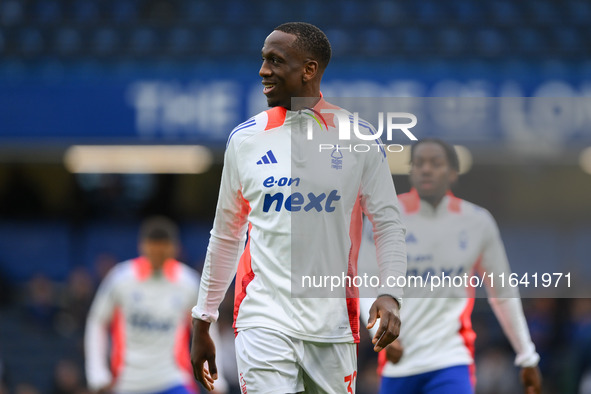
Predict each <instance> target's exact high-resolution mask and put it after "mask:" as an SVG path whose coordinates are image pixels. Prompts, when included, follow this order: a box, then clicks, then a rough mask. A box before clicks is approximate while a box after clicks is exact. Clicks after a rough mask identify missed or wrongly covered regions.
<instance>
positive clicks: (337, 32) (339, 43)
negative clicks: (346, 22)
mask: <svg viewBox="0 0 591 394" xmlns="http://www.w3.org/2000/svg"><path fill="white" fill-rule="evenodd" d="M325 33H326V36H327V37H328V39H329V41H330V45H331V47H332V52H333V55H334V56H342V55H345V54H347V53H349V51H350V50H351V47H352V43H351V37H350V36H349V31H348V30H341V29H328V30H326V31H325Z"/></svg>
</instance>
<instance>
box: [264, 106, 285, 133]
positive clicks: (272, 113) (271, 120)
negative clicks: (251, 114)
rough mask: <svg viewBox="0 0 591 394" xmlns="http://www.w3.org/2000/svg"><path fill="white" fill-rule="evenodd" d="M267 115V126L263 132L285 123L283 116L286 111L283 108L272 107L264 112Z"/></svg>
mask: <svg viewBox="0 0 591 394" xmlns="http://www.w3.org/2000/svg"><path fill="white" fill-rule="evenodd" d="M265 112H266V113H267V118H268V119H267V126H266V127H265V130H271V129H274V128H276V127H279V126H281V125H283V123H285V114H287V109H285V108H284V107H273V108H271V109H268V110H266V111H265Z"/></svg>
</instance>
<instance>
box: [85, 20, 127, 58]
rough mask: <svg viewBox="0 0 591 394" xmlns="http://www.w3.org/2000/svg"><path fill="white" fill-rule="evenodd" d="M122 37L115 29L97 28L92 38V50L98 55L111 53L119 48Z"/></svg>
mask: <svg viewBox="0 0 591 394" xmlns="http://www.w3.org/2000/svg"><path fill="white" fill-rule="evenodd" d="M120 44H121V37H120V35H119V33H118V31H116V30H115V29H113V28H111V27H103V28H100V29H98V30H96V31H95V32H94V34H93V38H92V44H91V45H92V50H93V51H94V53H95V54H97V55H111V54H113V53H114V52H116V51H117V50H118V49H119V46H120Z"/></svg>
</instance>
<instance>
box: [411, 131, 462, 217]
mask: <svg viewBox="0 0 591 394" xmlns="http://www.w3.org/2000/svg"><path fill="white" fill-rule="evenodd" d="M457 179H458V172H457V171H456V170H455V169H454V168H453V167H452V166H451V164H450V162H449V160H448V158H447V155H446V153H445V150H444V149H443V147H442V146H441V145H440V144H438V143H435V142H423V143H421V144H419V145H418V146H416V148H415V150H414V153H413V157H412V161H411V163H410V183H411V185H412V186H413V187H414V188H415V189H416V190H417V192H418V193H419V196H420V197H421V199H423V200H426V201H427V202H429V203H431V205H433V206H436V205H437V204H439V202H440V201H441V199H442V198H443V197H444V196H445V194H446V193H447V192H448V190H450V188H451V185H453V184H454V182H455V181H456V180H457Z"/></svg>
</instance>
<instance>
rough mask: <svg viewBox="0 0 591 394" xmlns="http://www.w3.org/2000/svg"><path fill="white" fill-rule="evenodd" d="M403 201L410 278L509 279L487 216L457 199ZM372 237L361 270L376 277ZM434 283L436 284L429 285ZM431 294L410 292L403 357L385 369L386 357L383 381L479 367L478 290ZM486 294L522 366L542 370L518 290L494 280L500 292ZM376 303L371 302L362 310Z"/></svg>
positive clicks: (412, 197) (409, 196)
mask: <svg viewBox="0 0 591 394" xmlns="http://www.w3.org/2000/svg"><path fill="white" fill-rule="evenodd" d="M398 198H399V201H400V202H401V206H402V220H403V222H404V223H405V225H406V227H407V234H406V245H407V251H408V271H407V278H410V277H411V276H421V277H423V278H427V277H430V278H432V277H435V276H439V277H440V278H441V275H442V274H444V275H447V276H448V277H454V276H462V277H463V275H464V274H465V273H466V274H468V276H470V275H472V274H476V273H478V272H479V273H480V274H481V275H482V274H485V275H487V276H488V275H490V274H491V273H492V274H493V276H494V275H496V276H497V279H498V275H499V274H501V273H503V272H504V273H505V278H507V277H508V274H509V273H510V268H509V263H508V261H507V256H506V254H505V249H504V246H503V243H502V240H501V237H500V235H499V230H498V228H497V225H496V223H495V221H494V219H493V217H492V216H491V215H490V213H489V212H488V211H487V210H485V209H483V208H481V207H479V206H477V205H474V204H472V203H469V202H467V201H465V200H461V199H459V198H457V197H454V196H453V195H452V194H451V193H450V194H448V195H447V196H445V197H444V198H443V200H442V201H441V202H440V203H439V205H438V206H437V208H435V209H434V208H433V206H432V205H430V204H429V203H426V202H424V201H421V200H420V198H419V196H418V193H417V192H416V190H414V189H413V190H411V192H410V193H406V194H402V195H400V196H398ZM367 233H369V236H365V233H364V237H363V242H362V251H361V256H363V257H360V258H362V259H363V260H364V263H362V267H363V268H365V267H366V266H367V267H368V270H371V264H372V263H371V261H375V247H374V246H373V240H372V239H371V232H370V231H368V232H367ZM367 261H370V263H369V264H367ZM373 265H375V263H373ZM430 283H431V279H429V281H428V282H427V284H428V285H429V284H430ZM435 283H436V284H438V282H437V281H436V282H435ZM456 283H459V282H456ZM473 284H475V282H473ZM485 284H486V283H485ZM427 287H428V288H422V289H419V288H410V287H408V286H407V287H406V288H405V300H404V302H405V304H404V308H403V309H402V310H401V321H402V326H401V331H400V337H399V340H400V342H401V344H402V346H403V347H404V353H403V356H402V359H401V360H400V361H399V362H398V363H397V364H392V363H390V362H386V358H385V352H381V353H380V367H381V368H382V370H381V373H382V375H383V376H388V377H400V376H409V375H415V374H419V373H424V372H429V371H433V370H437V369H441V368H446V367H450V366H456V365H471V364H472V363H473V357H474V340H475V338H476V334H475V333H474V331H473V330H472V324H471V313H472V307H473V304H474V298H473V295H474V289H473V288H469V287H468V288H467V287H464V286H463V285H461V286H459V287H454V286H453V285H452V286H450V285H448V284H447V283H446V285H445V287H443V286H440V287H438V288H434V291H433V292H431V288H430V287H429V286H427ZM485 288H486V289H487V293H488V296H489V302H490V304H491V306H492V307H493V311H494V312H495V314H496V316H497V318H498V320H499V322H500V323H501V326H502V327H503V330H504V332H505V334H506V335H507V337H508V338H509V340H510V342H511V344H512V346H513V348H514V350H515V352H516V353H517V358H516V364H517V365H519V366H522V367H523V366H534V365H537V362H538V361H539V356H538V354H537V353H536V351H535V346H534V344H533V343H532V341H531V338H530V335H529V330H528V327H527V323H526V321H525V317H524V315H523V309H522V306H521V300H520V298H519V292H518V289H517V288H513V287H509V286H505V287H500V286H499V281H498V280H497V282H496V283H495V282H494V281H493V287H490V286H489V285H488V284H486V286H485ZM413 296H414V297H419V298H413ZM370 301H372V300H369V299H368V300H364V301H363V303H362V305H363V304H364V303H367V304H369V303H370ZM364 317H365V316H364Z"/></svg>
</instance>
